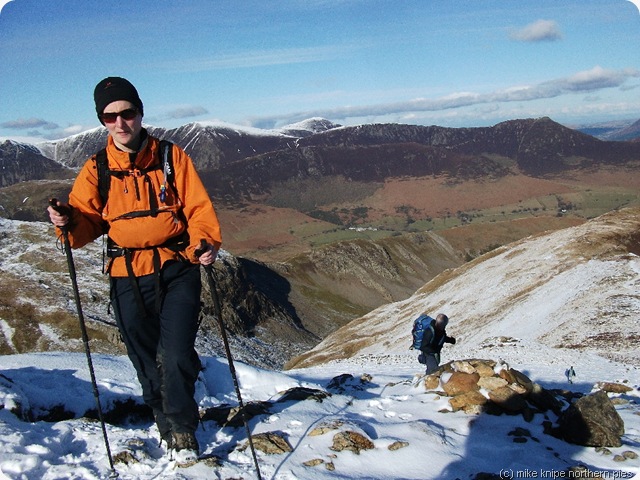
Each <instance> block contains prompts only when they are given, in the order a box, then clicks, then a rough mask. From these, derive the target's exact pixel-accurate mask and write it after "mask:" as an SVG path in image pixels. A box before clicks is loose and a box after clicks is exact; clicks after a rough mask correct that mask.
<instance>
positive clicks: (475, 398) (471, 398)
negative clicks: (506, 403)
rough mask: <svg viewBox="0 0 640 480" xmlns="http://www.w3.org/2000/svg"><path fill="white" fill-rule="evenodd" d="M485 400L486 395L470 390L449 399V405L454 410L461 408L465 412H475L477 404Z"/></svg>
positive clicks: (483, 402) (481, 403) (484, 402)
mask: <svg viewBox="0 0 640 480" xmlns="http://www.w3.org/2000/svg"><path fill="white" fill-rule="evenodd" d="M487 402H488V399H487V397H485V396H484V395H482V394H481V393H480V392H479V391H477V390H471V391H469V392H465V393H463V394H461V395H456V396H455V397H452V398H450V399H449V404H450V405H451V408H453V411H454V412H455V411H457V410H463V411H464V412H466V413H474V412H476V411H477V408H476V407H477V406H481V405H484V404H486V403H487Z"/></svg>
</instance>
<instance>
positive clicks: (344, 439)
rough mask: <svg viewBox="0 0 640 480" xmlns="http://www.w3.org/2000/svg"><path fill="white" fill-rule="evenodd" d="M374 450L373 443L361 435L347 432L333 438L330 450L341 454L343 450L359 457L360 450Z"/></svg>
mask: <svg viewBox="0 0 640 480" xmlns="http://www.w3.org/2000/svg"><path fill="white" fill-rule="evenodd" d="M373 448H375V446H374V445H373V442H372V441H371V440H369V439H368V438H367V437H365V436H364V435H362V434H361V433H358V432H354V431H351V430H347V431H345V432H340V433H337V434H336V435H335V436H334V437H333V445H332V446H331V450H334V451H336V452H341V451H343V450H350V451H352V452H354V453H356V454H358V455H360V451H361V450H372V449H373Z"/></svg>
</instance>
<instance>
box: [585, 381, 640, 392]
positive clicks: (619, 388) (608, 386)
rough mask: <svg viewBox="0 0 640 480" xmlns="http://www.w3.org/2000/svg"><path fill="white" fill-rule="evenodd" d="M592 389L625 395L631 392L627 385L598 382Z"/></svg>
mask: <svg viewBox="0 0 640 480" xmlns="http://www.w3.org/2000/svg"><path fill="white" fill-rule="evenodd" d="M594 387H595V388H597V389H598V390H603V391H605V392H607V393H627V392H630V391H632V390H633V388H631V387H630V386H628V385H622V384H621V383H611V382H598V383H596V384H595V385H594Z"/></svg>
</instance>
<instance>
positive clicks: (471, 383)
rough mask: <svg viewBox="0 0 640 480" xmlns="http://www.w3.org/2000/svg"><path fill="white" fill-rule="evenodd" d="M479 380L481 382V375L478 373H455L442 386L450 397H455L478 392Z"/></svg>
mask: <svg viewBox="0 0 640 480" xmlns="http://www.w3.org/2000/svg"><path fill="white" fill-rule="evenodd" d="M478 380H480V375H478V374H477V373H463V372H453V374H452V375H451V377H450V378H449V379H448V380H447V381H446V382H445V383H444V384H443V385H442V389H443V390H444V392H445V393H446V394H447V395H449V396H450V397H455V396H456V395H460V394H462V393H467V392H471V391H473V390H478V388H479V387H478Z"/></svg>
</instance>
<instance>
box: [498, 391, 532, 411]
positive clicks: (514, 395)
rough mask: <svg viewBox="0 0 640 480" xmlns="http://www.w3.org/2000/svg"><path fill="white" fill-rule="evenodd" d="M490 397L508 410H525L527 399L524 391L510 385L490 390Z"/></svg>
mask: <svg viewBox="0 0 640 480" xmlns="http://www.w3.org/2000/svg"><path fill="white" fill-rule="evenodd" d="M489 399H491V401H492V402H493V403H495V404H496V405H498V406H499V407H500V408H502V409H503V410H505V411H507V412H512V413H518V412H522V411H524V410H525V408H526V407H527V401H526V400H525V397H524V396H523V393H522V392H516V391H514V390H513V389H512V388H510V387H499V388H497V389H495V390H491V391H490V392H489Z"/></svg>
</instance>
